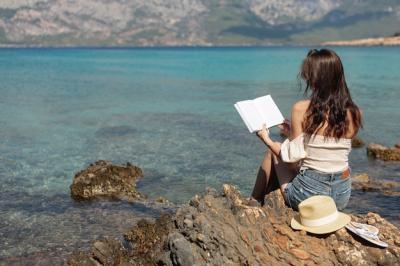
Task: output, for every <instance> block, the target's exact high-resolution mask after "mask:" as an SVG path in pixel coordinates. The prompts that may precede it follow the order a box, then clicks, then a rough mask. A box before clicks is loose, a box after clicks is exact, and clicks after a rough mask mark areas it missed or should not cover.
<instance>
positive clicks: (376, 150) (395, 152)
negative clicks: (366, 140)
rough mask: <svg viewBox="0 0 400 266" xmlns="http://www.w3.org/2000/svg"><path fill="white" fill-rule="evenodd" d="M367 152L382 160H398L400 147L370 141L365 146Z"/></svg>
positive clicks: (399, 159) (399, 158)
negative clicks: (389, 146)
mask: <svg viewBox="0 0 400 266" xmlns="http://www.w3.org/2000/svg"><path fill="white" fill-rule="evenodd" d="M367 153H368V155H369V156H372V157H374V158H377V159H381V160H384V161H400V149H399V148H396V147H393V148H388V147H386V146H383V145H380V144H376V143H370V144H369V145H368V147H367Z"/></svg>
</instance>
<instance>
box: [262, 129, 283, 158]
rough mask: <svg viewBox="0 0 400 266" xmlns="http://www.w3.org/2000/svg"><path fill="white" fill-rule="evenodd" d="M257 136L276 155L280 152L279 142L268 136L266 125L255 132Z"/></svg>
mask: <svg viewBox="0 0 400 266" xmlns="http://www.w3.org/2000/svg"><path fill="white" fill-rule="evenodd" d="M257 136H258V137H259V138H260V139H261V140H262V142H264V144H265V145H267V146H268V148H269V149H270V150H271V151H272V152H273V153H274V154H275V155H276V156H279V154H280V153H281V143H280V142H277V141H273V140H272V139H271V138H270V137H269V130H267V126H266V125H265V124H264V125H263V128H262V129H261V130H260V131H258V132H257Z"/></svg>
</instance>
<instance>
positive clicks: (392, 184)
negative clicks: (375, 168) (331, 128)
mask: <svg viewBox="0 0 400 266" xmlns="http://www.w3.org/2000/svg"><path fill="white" fill-rule="evenodd" d="M397 187H400V183H399V182H396V181H388V180H379V181H375V180H372V179H371V178H370V177H369V176H368V174H367V173H362V174H358V175H354V176H353V177H352V188H353V189H358V190H362V191H364V192H380V193H382V194H384V195H387V196H400V192H398V191H395V189H396V188H397Z"/></svg>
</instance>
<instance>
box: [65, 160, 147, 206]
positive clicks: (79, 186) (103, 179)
mask: <svg viewBox="0 0 400 266" xmlns="http://www.w3.org/2000/svg"><path fill="white" fill-rule="evenodd" d="M141 176H143V173H142V170H141V169H140V168H139V167H137V166H134V165H131V164H130V163H127V164H126V166H119V165H113V164H112V163H111V162H109V161H97V162H95V163H93V164H91V165H89V167H88V168H87V169H85V170H83V171H80V172H78V173H77V174H75V177H74V180H73V183H72V185H71V186H70V189H71V196H72V198H74V199H76V200H88V199H94V198H124V199H128V200H134V199H139V198H143V195H141V194H140V193H139V192H137V191H136V181H137V179H138V178H139V177H141Z"/></svg>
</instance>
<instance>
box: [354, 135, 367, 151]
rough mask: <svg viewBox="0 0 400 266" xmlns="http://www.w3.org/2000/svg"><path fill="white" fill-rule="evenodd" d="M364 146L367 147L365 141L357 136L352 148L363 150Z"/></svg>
mask: <svg viewBox="0 0 400 266" xmlns="http://www.w3.org/2000/svg"><path fill="white" fill-rule="evenodd" d="M364 145H365V143H364V141H363V140H362V139H361V138H360V137H358V136H355V137H353V138H352V139H351V147H352V148H361V147H363V146H364Z"/></svg>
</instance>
